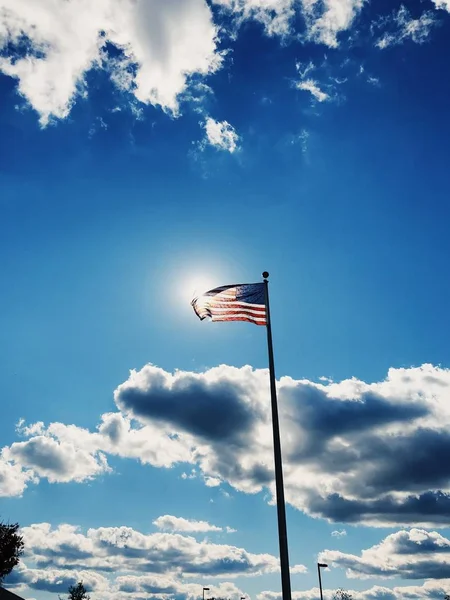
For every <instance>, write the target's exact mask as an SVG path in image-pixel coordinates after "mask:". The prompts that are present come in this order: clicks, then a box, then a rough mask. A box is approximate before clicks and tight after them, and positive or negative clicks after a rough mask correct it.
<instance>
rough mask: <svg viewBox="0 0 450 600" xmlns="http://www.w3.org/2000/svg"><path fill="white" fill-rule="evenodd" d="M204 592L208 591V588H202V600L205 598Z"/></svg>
mask: <svg viewBox="0 0 450 600" xmlns="http://www.w3.org/2000/svg"><path fill="white" fill-rule="evenodd" d="M205 592H209V588H203V600H205Z"/></svg>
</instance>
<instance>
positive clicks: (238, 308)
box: [191, 283, 267, 325]
mask: <svg viewBox="0 0 450 600" xmlns="http://www.w3.org/2000/svg"><path fill="white" fill-rule="evenodd" d="M191 304H192V307H193V309H194V311H195V313H196V315H197V316H198V317H199V319H201V320H202V321H203V319H206V318H208V317H210V318H211V320H212V321H248V322H250V323H254V324H255V325H267V320H266V302H265V291H264V283H244V284H238V285H236V284H235V285H224V286H222V287H218V288H215V289H213V290H210V291H209V292H205V293H204V294H202V295H201V296H198V297H197V298H194V299H193V300H192V302H191Z"/></svg>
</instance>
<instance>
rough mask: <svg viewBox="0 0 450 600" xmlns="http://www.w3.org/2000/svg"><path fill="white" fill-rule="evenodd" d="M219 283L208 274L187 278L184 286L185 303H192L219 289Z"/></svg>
mask: <svg viewBox="0 0 450 600" xmlns="http://www.w3.org/2000/svg"><path fill="white" fill-rule="evenodd" d="M217 285H218V283H217V281H216V280H215V279H213V277H211V276H208V275H206V274H198V275H192V276H190V277H188V278H186V281H185V283H184V284H183V285H182V292H183V296H184V299H185V301H187V302H191V301H192V300H193V299H194V298H196V297H197V296H200V295H201V294H204V293H205V292H207V291H209V290H211V289H213V288H215V287H217Z"/></svg>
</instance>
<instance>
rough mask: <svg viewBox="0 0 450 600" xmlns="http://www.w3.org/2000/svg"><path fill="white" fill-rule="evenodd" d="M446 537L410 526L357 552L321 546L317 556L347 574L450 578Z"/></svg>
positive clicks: (448, 549)
mask: <svg viewBox="0 0 450 600" xmlns="http://www.w3.org/2000/svg"><path fill="white" fill-rule="evenodd" d="M449 559H450V540H449V539H447V538H445V537H444V536H442V535H441V534H439V533H437V532H436V531H431V532H430V531H425V530H424V529H416V528H414V529H411V530H409V531H398V532H397V533H392V534H390V535H388V536H387V537H386V538H385V539H384V540H383V541H382V542H381V543H379V544H377V545H375V546H373V547H372V548H369V549H367V550H363V551H362V552H361V555H360V556H356V555H354V554H346V553H344V552H339V551H337V550H324V551H323V552H322V553H321V554H320V556H319V560H326V561H328V562H331V563H332V564H333V565H334V566H338V567H342V568H345V569H346V570H347V571H346V572H347V577H350V578H362V579H365V578H368V577H401V578H403V579H450V561H449Z"/></svg>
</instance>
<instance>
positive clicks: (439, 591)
mask: <svg viewBox="0 0 450 600" xmlns="http://www.w3.org/2000/svg"><path fill="white" fill-rule="evenodd" d="M449 589H450V579H442V580H441V581H426V582H425V583H424V584H423V585H411V586H395V587H393V588H389V587H383V586H379V585H374V586H373V587H371V588H369V589H366V590H348V592H349V593H350V594H351V596H352V598H353V600H405V598H408V599H409V600H441V599H442V598H444V596H445V594H447V593H448V590H449ZM318 597H320V592H319V589H318V588H312V589H310V590H305V591H302V592H292V598H293V600H317V598H318ZM323 597H324V600H333V598H334V590H327V589H325V590H323ZM256 598H257V600H281V594H280V593H279V592H271V591H264V592H261V593H260V594H257V596H256Z"/></svg>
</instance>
